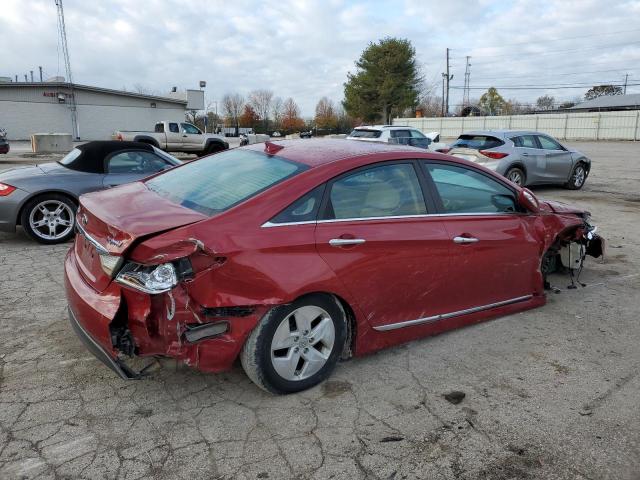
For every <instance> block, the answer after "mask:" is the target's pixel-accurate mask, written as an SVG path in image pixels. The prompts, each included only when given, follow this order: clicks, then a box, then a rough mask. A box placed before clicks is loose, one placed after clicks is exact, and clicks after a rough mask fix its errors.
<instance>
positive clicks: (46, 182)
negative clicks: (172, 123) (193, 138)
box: [0, 141, 182, 244]
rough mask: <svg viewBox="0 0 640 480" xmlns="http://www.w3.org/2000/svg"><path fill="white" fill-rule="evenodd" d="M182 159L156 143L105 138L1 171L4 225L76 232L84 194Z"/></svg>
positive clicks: (42, 235) (0, 220) (55, 236)
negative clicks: (54, 157)
mask: <svg viewBox="0 0 640 480" xmlns="http://www.w3.org/2000/svg"><path fill="white" fill-rule="evenodd" d="M181 163H182V162H181V161H180V160H178V159H177V158H174V157H172V156H171V155H169V154H168V153H165V152H163V151H162V150H160V149H158V148H156V147H153V146H151V145H147V144H143V143H134V142H114V141H106V142H103V141H99V142H89V143H85V144H83V145H79V146H77V147H76V148H74V149H73V150H71V152H69V153H68V154H67V155H66V156H65V157H64V158H62V160H60V161H59V162H51V163H43V164H40V165H34V166H28V167H18V168H14V169H11V170H7V171H4V172H2V173H0V231H4V232H15V230H16V225H21V226H22V228H23V229H24V230H25V232H27V234H28V235H29V236H30V237H31V238H33V239H34V240H36V241H38V242H40V243H45V244H53V243H60V242H65V241H67V240H69V239H70V238H71V237H73V227H74V223H75V212H76V208H77V205H78V197H79V196H80V195H82V194H83V193H87V192H93V191H95V190H102V189H105V188H111V187H115V186H118V185H122V184H123V183H127V182H133V181H135V180H140V179H141V178H144V177H148V176H149V175H152V174H154V173H158V172H161V171H162V170H167V169H169V168H171V167H175V166H177V165H180V164H181Z"/></svg>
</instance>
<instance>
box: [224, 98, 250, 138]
mask: <svg viewBox="0 0 640 480" xmlns="http://www.w3.org/2000/svg"><path fill="white" fill-rule="evenodd" d="M244 105H245V101H244V97H243V96H242V95H240V94H239V93H227V94H226V95H225V96H224V97H222V110H223V112H224V115H225V117H227V119H228V121H229V123H231V125H233V126H234V127H236V136H237V135H238V132H239V130H238V129H239V128H240V116H241V115H242V113H243V112H244Z"/></svg>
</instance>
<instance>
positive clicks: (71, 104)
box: [55, 0, 80, 140]
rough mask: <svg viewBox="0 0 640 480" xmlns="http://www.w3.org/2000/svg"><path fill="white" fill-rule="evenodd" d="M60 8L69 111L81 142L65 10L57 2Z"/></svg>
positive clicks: (59, 1)
mask: <svg viewBox="0 0 640 480" xmlns="http://www.w3.org/2000/svg"><path fill="white" fill-rule="evenodd" d="M55 2H56V7H57V8H58V33H59V35H60V43H62V55H63V56H64V68H65V70H66V73H67V82H68V84H69V110H70V111H71V128H72V129H73V135H74V137H75V139H76V140H80V128H79V126H78V110H77V108H76V96H75V93H74V91H73V76H72V75H71V60H69V46H68V45H67V29H66V28H65V25H64V9H63V7H62V0H55Z"/></svg>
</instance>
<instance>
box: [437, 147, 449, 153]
mask: <svg viewBox="0 0 640 480" xmlns="http://www.w3.org/2000/svg"><path fill="white" fill-rule="evenodd" d="M450 151H451V149H450V148H436V152H440V153H449V152H450Z"/></svg>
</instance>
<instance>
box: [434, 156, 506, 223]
mask: <svg viewBox="0 0 640 480" xmlns="http://www.w3.org/2000/svg"><path fill="white" fill-rule="evenodd" d="M426 167H427V170H428V171H429V173H430V175H431V178H432V179H433V182H434V183H435V185H436V189H437V191H438V194H439V195H440V199H441V200H442V205H443V207H444V211H445V212H446V213H451V214H456V213H505V212H515V211H516V210H517V208H516V201H515V195H514V193H513V192H512V191H511V190H510V189H509V188H507V187H506V186H504V185H502V184H501V183H499V182H497V181H496V180H494V179H492V178H489V177H488V176H485V175H483V174H481V173H478V172H476V171H474V170H471V169H469V168H465V167H457V166H451V165H443V164H437V163H435V164H426Z"/></svg>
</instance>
